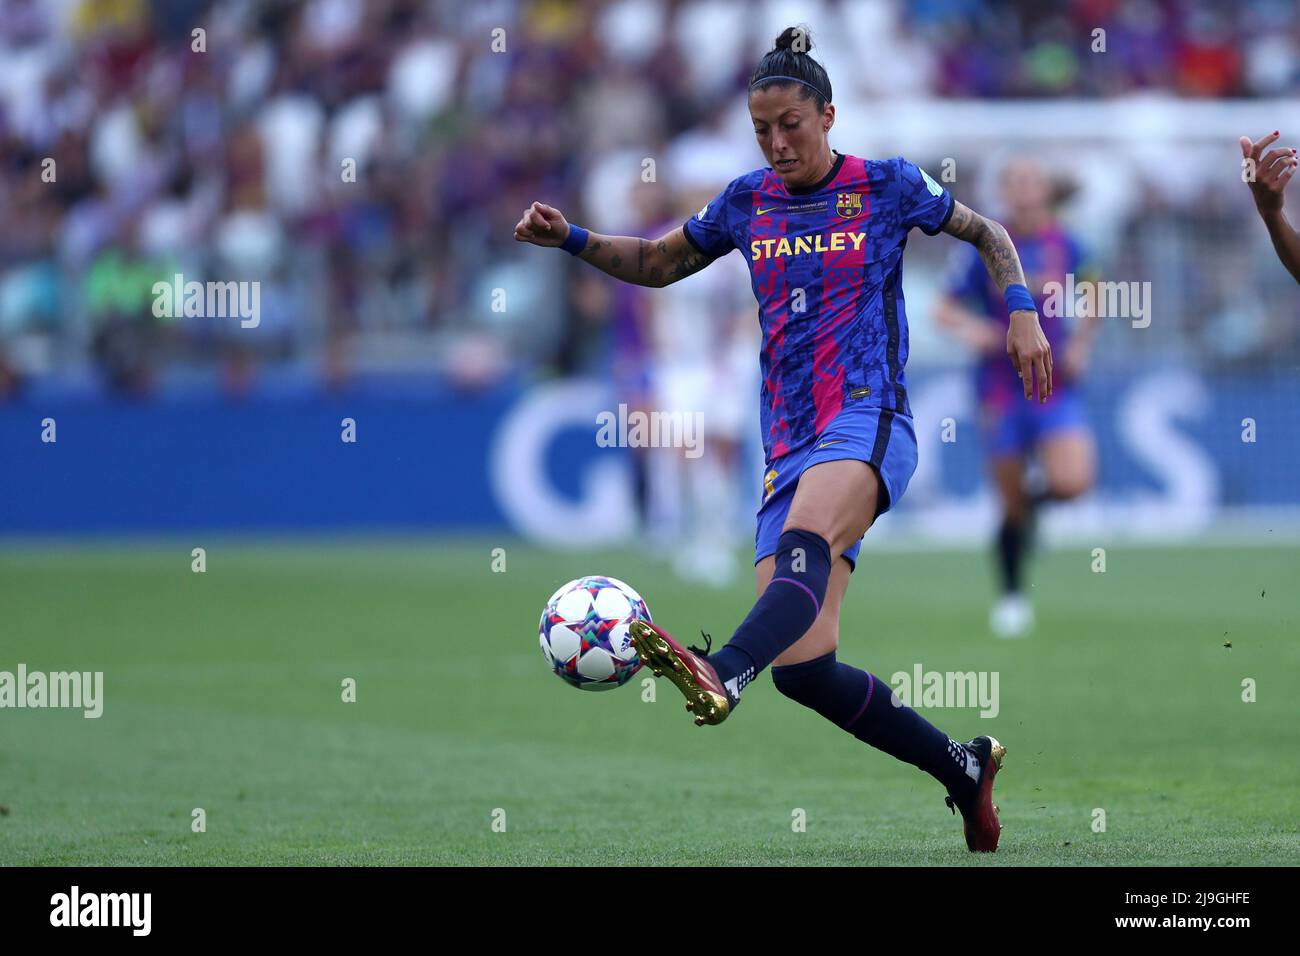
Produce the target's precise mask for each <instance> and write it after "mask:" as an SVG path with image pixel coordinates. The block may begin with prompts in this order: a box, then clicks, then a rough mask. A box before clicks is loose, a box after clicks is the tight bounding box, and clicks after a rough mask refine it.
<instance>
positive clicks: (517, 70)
mask: <svg viewBox="0 0 1300 956" xmlns="http://www.w3.org/2000/svg"><path fill="white" fill-rule="evenodd" d="M790 22H806V23H809V24H812V25H813V29H814V39H815V40H816V41H817V48H816V49H815V50H814V52H815V53H816V54H817V55H819V56H823V57H825V59H826V61H828V65H831V64H833V63H839V64H854V63H856V64H863V65H864V68H862V69H859V70H857V71H849V70H844V69H841V70H839V71H837V70H836V69H835V68H834V66H831V75H832V79H833V80H834V82H835V84H836V90H835V92H836V101H837V103H838V104H839V105H840V109H841V110H842V111H847V110H850V109H857V110H861V111H869V110H870V107H871V104H872V102H881V101H891V100H896V99H899V98H912V99H917V100H922V101H926V100H928V101H933V100H934V99H936V98H976V99H979V98H1007V97H1019V98H1031V99H1035V98H1051V97H1074V98H1096V97H1114V96H1122V95H1125V94H1139V93H1144V92H1149V91H1162V92H1161V95H1166V96H1171V97H1179V98H1184V99H1186V98H1247V97H1262V96H1268V97H1280V96H1292V97H1294V96H1295V95H1296V93H1297V92H1300V18H1297V17H1296V15H1295V6H1294V3H1292V2H1289V0H1256V2H1252V3H1241V4H1233V5H1229V4H1217V3H1215V4H1210V3H1197V2H1192V0H1133V2H1120V0H1069V2H1061V3H1054V4H1042V3H1036V2H1030V0H1022V2H1014V3H981V2H979V0H919V2H913V3H902V2H898V0H862V2H840V3H837V2H832V0H814V2H807V3H797V4H795V3H762V4H746V3H741V2H738V0H683V2H672V0H612V2H536V3H517V2H504V0H486V2H475V3H459V2H454V0H364V2H363V0H302V2H287V0H266V2H251V0H154V2H147V0H0V222H2V223H3V226H2V227H0V396H2V395H3V394H5V393H6V392H11V391H13V390H15V389H17V388H20V387H21V383H22V382H24V381H28V380H40V379H42V378H44V377H52V378H65V379H71V380H78V381H85V382H93V383H96V384H107V385H108V386H109V387H111V388H114V389H117V390H121V391H125V392H128V393H133V394H139V393H148V392H150V391H151V390H154V389H156V388H158V387H162V386H164V385H165V384H166V383H167V382H169V381H173V380H184V379H186V378H187V377H189V378H196V379H208V380H216V381H219V382H221V383H223V384H224V386H225V387H227V388H229V389H231V390H234V391H239V390H240V389H244V388H248V387H250V386H251V384H252V383H254V382H256V381H258V380H259V376H258V374H257V373H258V370H259V369H266V368H271V367H274V368H275V369H277V370H278V371H280V372H283V373H285V374H291V373H293V372H294V371H296V372H298V373H299V374H301V375H303V376H307V377H320V376H323V377H324V379H325V381H327V382H336V381H342V380H345V379H346V378H347V377H348V376H349V375H351V374H354V373H357V372H358V371H361V370H375V369H380V370H383V369H392V370H397V369H419V370H424V371H428V370H430V369H437V370H439V371H440V372H441V373H443V374H445V375H446V376H448V377H449V378H450V379H451V380H452V381H454V382H456V383H457V384H459V385H462V386H465V387H473V386H477V385H482V384H486V383H491V382H494V381H498V380H500V379H501V378H503V377H505V376H507V375H512V374H519V373H520V372H524V373H529V372H541V373H542V374H546V373H560V374H565V373H569V372H573V371H581V370H591V369H595V368H598V367H599V366H600V364H601V363H602V362H605V361H606V360H607V356H608V354H609V350H610V347H611V346H610V337H611V335H612V336H614V337H620V336H621V337H622V338H623V339H625V340H626V339H629V338H630V339H633V340H634V339H635V338H636V337H637V335H638V334H639V333H638V331H637V328H638V326H637V321H638V315H639V311H638V310H639V309H640V308H642V303H641V302H640V300H639V299H638V297H637V295H635V294H631V293H626V292H623V291H615V290H613V289H612V288H611V285H612V283H610V282H608V281H607V280H605V279H604V278H603V277H599V276H596V275H594V274H590V275H588V274H585V273H584V272H582V270H580V269H577V268H575V264H574V263H573V262H572V261H571V260H569V259H568V257H564V256H559V255H544V254H540V253H538V251H537V250H535V249H533V250H526V249H523V248H520V247H517V246H516V245H515V244H514V243H513V241H512V239H511V226H512V225H513V223H514V222H515V220H516V219H517V218H518V216H519V213H520V211H521V210H522V209H523V208H524V207H525V206H526V205H527V204H528V203H529V202H530V201H532V200H533V199H539V198H540V199H544V200H545V201H548V202H551V203H552V204H554V205H557V206H559V207H560V208H561V209H563V210H565V212H566V213H568V214H569V215H570V217H571V218H572V219H573V220H574V221H578V222H583V223H586V224H588V225H591V226H593V227H595V228H607V229H613V228H618V229H620V230H622V231H649V230H650V229H652V228H654V227H656V226H659V225H662V224H665V223H670V222H673V221H674V219H675V217H676V218H677V219H678V220H679V219H680V218H682V217H683V198H684V196H683V194H684V193H687V192H689V193H695V192H697V191H699V190H700V189H703V188H704V187H705V186H706V185H709V184H712V187H714V188H716V187H717V186H721V185H722V184H724V183H725V182H726V180H727V179H729V178H730V177H731V176H734V175H737V174H739V173H740V172H742V171H743V170H745V169H748V168H752V167H753V166H756V165H758V163H759V157H758V154H757V151H756V149H755V148H754V146H753V143H752V140H748V141H747V140H746V135H745V130H744V122H743V120H744V117H743V103H744V96H743V93H744V89H745V84H746V81H747V79H748V76H749V73H750V70H751V69H752V66H753V63H754V62H755V60H756V58H757V56H758V55H759V54H760V53H761V51H763V50H765V49H766V48H768V47H769V46H770V44H771V40H772V37H773V36H775V35H776V33H777V32H779V29H780V28H781V27H782V26H785V25H787V24H788V23H790ZM819 22H837V23H843V24H845V25H846V28H845V29H844V30H842V31H826V30H822V31H821V32H820V33H818V32H817V27H816V24H818V23H819ZM195 26H201V27H202V28H203V29H204V31H205V33H204V34H203V36H202V37H201V38H200V39H199V40H196V39H195V37H194V35H193V34H192V32H191V31H192V29H193V28H194V27H195ZM1098 26H1100V27H1103V28H1104V29H1105V30H1106V31H1107V44H1108V50H1109V53H1110V55H1109V56H1107V57H1106V58H1104V59H1101V58H1097V57H1090V56H1088V55H1087V54H1088V49H1089V43H1090V42H1091V36H1092V35H1091V31H1092V30H1093V29H1094V28H1096V27H1098ZM494 31H495V32H494ZM702 38H707V40H702ZM197 47H201V49H198V48H197ZM737 110H739V111H740V114H739V118H740V123H739V124H736V123H733V122H732V120H734V119H735V118H736V116H737ZM1242 132H1251V133H1258V132H1260V131H1256V130H1242ZM841 148H842V149H848V150H854V149H855V146H854V145H853V144H851V143H847V142H846V143H843V144H841ZM1228 148H1229V149H1231V150H1235V148H1236V147H1235V143H1234V142H1232V141H1230V142H1229V143H1228ZM642 157H659V158H660V160H661V162H662V164H663V165H662V166H660V167H659V170H658V175H657V177H656V180H655V181H656V183H657V184H659V185H660V186H661V187H662V188H635V189H634V188H630V187H631V186H632V185H633V184H638V183H639V184H642V185H644V186H647V187H649V186H650V185H651V184H648V183H646V182H645V178H644V164H643V162H642ZM916 158H917V159H918V161H922V160H925V159H926V158H927V157H916ZM931 158H932V157H931ZM49 159H52V160H53V161H54V163H53V166H49V165H48V163H47V160H49ZM350 164H355V171H356V173H355V181H351V179H350V178H349V176H348V173H347V170H348V169H349V168H350ZM47 169H52V170H53V171H54V175H53V176H52V177H50V176H48V175H45V176H43V175H42V174H43V172H44V171H45V170H47ZM1232 173H1233V170H1231V169H1227V170H1225V171H1224V176H1225V177H1227V176H1231V175H1232ZM959 192H960V190H959ZM1241 193H1242V196H1240V197H1237V196H1233V197H1231V198H1232V201H1231V202H1217V203H1216V202H1215V201H1214V200H1213V199H1212V198H1209V199H1207V197H1203V196H1189V197H1186V198H1185V199H1184V200H1183V203H1182V205H1175V206H1173V207H1169V206H1163V207H1161V208H1154V206H1153V204H1152V203H1151V202H1149V201H1147V200H1145V199H1142V198H1141V197H1140V195H1139V198H1135V199H1133V200H1131V202H1130V206H1129V208H1128V209H1127V217H1128V218H1127V223H1128V225H1127V227H1126V230H1127V232H1128V233H1132V232H1135V231H1139V230H1141V229H1146V230H1149V231H1151V232H1152V234H1154V235H1155V236H1157V237H1161V236H1164V237H1167V236H1169V235H1171V234H1172V233H1174V232H1178V231H1180V230H1181V231H1184V232H1186V231H1190V232H1192V233H1195V234H1197V235H1200V236H1203V237H1205V239H1204V241H1205V242H1207V243H1210V244H1214V243H1219V242H1221V241H1222V240H1223V239H1224V237H1232V236H1237V235H1242V236H1252V237H1253V238H1252V240H1251V242H1254V243H1258V242H1259V241H1260V239H1261V237H1260V236H1256V235H1255V233H1260V234H1262V229H1259V228H1257V227H1258V222H1252V221H1251V220H1250V213H1249V207H1248V204H1247V201H1246V198H1245V190H1244V188H1242V189H1241ZM622 195H627V196H629V197H630V199H629V201H626V202H624V201H622V200H615V199H613V198H611V197H616V196H622ZM1157 205H1158V204H1157ZM686 208H694V207H686ZM1153 216H1154V217H1156V218H1154V219H1153ZM1160 217H1163V218H1160ZM1207 254H1210V255H1212V254H1213V249H1212V248H1211V249H1209V250H1208V251H1207ZM1274 271H1277V272H1280V271H1281V270H1274ZM175 273H182V274H183V275H184V276H185V277H186V279H199V280H207V279H214V280H221V281H228V280H256V281H259V282H260V283H261V317H260V323H259V325H258V327H257V328H255V329H242V328H240V326H239V324H238V323H237V322H226V323H224V324H223V323H221V322H214V321H212V320H210V319H186V318H178V319H166V318H158V317H156V316H155V315H154V313H153V310H152V308H151V305H152V300H153V293H152V291H151V288H152V285H153V283H154V282H156V281H159V280H168V279H170V277H171V276H172V275H173V274H175ZM1285 279H1286V277H1285V276H1280V277H1279V281H1283V280H1285ZM495 289H505V290H507V292H508V296H507V298H506V300H505V302H504V303H500V302H499V301H498V300H496V299H494V296H493V290H495ZM1217 294H1218V296H1219V297H1220V298H1226V297H1227V295H1228V292H1227V290H1226V289H1224V290H1219V292H1218V293H1217ZM1215 301H1216V294H1215V293H1214V292H1213V290H1210V291H1207V293H1206V294H1205V295H1204V296H1197V297H1196V305H1195V307H1194V309H1193V311H1194V310H1195V309H1203V310H1204V311H1203V314H1201V315H1199V316H1197V315H1190V314H1189V315H1188V316H1185V317H1184V318H1185V319H1186V321H1187V323H1188V324H1189V327H1192V328H1195V327H1196V324H1197V322H1199V323H1200V324H1201V326H1202V327H1203V328H1204V329H1206V330H1207V338H1211V339H1221V336H1219V335H1218V333H1217V332H1215V331H1214V330H1215V329H1216V328H1217V326H1216V324H1215V323H1216V321H1219V320H1220V319H1221V318H1222V317H1221V316H1217V317H1216V314H1215V311H1214V310H1215V308H1216V306H1215ZM494 304H495V305H498V309H494ZM502 305H503V306H504V308H503V309H500V308H499V307H500V306H502ZM611 314H613V315H615V317H616V319H617V321H616V322H615V323H613V325H612V327H611V325H610V324H609V323H607V322H606V321H605V320H606V319H607V318H608V317H609V316H610V315H611ZM1256 325H1258V328H1256V326H1255V325H1251V324H1250V323H1247V327H1248V328H1250V329H1254V331H1253V332H1250V333H1249V334H1247V335H1246V336H1245V338H1244V339H1243V340H1242V341H1239V342H1238V343H1237V344H1236V345H1235V346H1233V348H1232V350H1231V351H1232V355H1235V356H1238V357H1242V356H1249V355H1251V354H1254V353H1258V352H1263V351H1269V352H1271V353H1272V354H1278V350H1279V349H1286V348H1290V349H1294V348H1295V347H1296V342H1295V339H1294V332H1293V331H1291V332H1288V333H1285V334H1286V335H1289V336H1290V337H1289V338H1285V339H1283V340H1279V338H1278V335H1280V334H1282V333H1276V332H1275V330H1274V328H1273V326H1272V325H1270V323H1269V322H1268V321H1267V320H1266V319H1265V320H1263V323H1262V325H1260V324H1258V323H1256ZM611 328H612V331H610V329H611ZM625 344H626V343H625ZM631 347H633V348H635V342H633V344H632V346H631ZM265 377H266V376H261V378H265Z"/></svg>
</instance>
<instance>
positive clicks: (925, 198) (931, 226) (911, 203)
mask: <svg viewBox="0 0 1300 956" xmlns="http://www.w3.org/2000/svg"><path fill="white" fill-rule="evenodd" d="M895 162H896V163H897V164H898V189H899V196H898V202H899V213H900V215H901V217H902V223H903V227H904V228H905V229H911V228H912V227H913V226H917V227H919V228H920V229H921V231H922V232H924V233H925V234H926V235H927V236H933V235H935V234H936V233H938V231H939V230H940V229H942V228H943V227H944V224H945V223H947V222H948V218H949V217H950V216H951V215H952V208H953V202H954V200H953V198H952V193H950V192H948V190H946V189H944V188H943V187H942V186H940V185H939V184H938V183H937V182H935V181H934V180H933V179H931V178H930V175H929V174H928V173H926V171H925V170H923V169H922V168H921V167H920V166H917V165H916V164H915V163H909V162H908V161H907V160H905V159H903V157H901V156H899V157H898V158H897V159H896V160H895Z"/></svg>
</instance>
